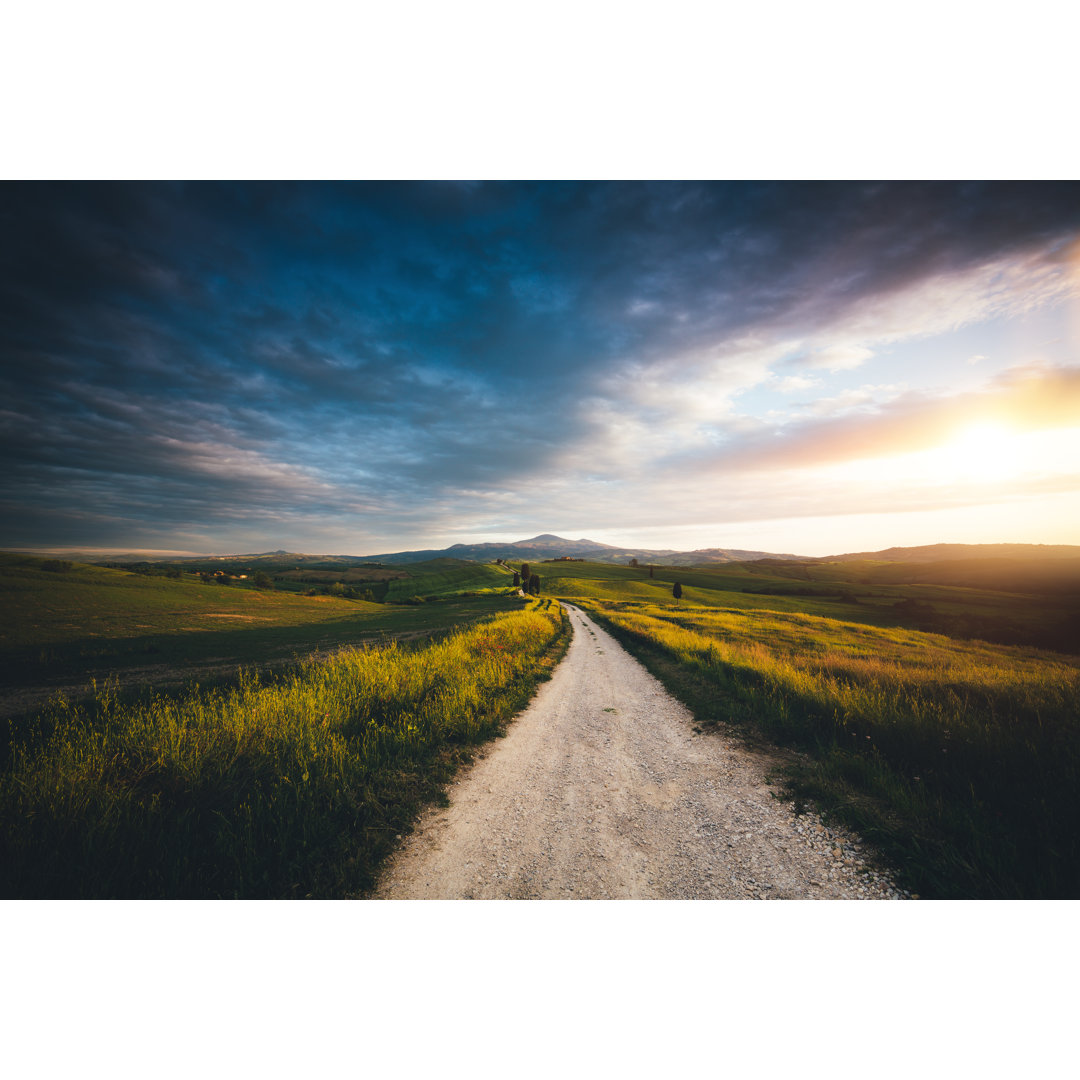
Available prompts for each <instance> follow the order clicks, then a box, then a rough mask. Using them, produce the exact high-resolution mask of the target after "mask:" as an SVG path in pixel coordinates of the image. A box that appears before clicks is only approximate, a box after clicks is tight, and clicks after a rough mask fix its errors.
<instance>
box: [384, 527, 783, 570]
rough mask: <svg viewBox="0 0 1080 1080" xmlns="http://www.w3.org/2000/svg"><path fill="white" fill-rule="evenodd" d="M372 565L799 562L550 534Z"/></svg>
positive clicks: (410, 554)
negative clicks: (579, 561)
mask: <svg viewBox="0 0 1080 1080" xmlns="http://www.w3.org/2000/svg"><path fill="white" fill-rule="evenodd" d="M370 558H371V560H372V561H373V562H380V563H385V564H387V565H390V566H397V565H402V564H407V563H414V562H428V561H429V560H431V559H445V558H450V559H467V560H471V561H473V562H490V561H491V560H493V559H511V560H515V561H516V560H525V561H527V562H542V561H543V560H544V559H560V558H571V559H589V560H591V561H593V562H607V563H627V562H629V561H630V560H631V559H637V560H638V561H639V562H646V563H656V564H657V565H658V566H690V565H701V564H708V563H725V562H749V561H752V560H754V559H798V558H799V556H798V555H777V554H774V553H771V552H767V551H743V550H740V549H736V548H699V549H698V550H697V551H674V550H672V549H671V548H662V549H659V550H655V549H652V548H635V547H613V546H612V545H611V544H598V543H597V542H596V541H595V540H585V539H581V540H567V539H565V538H564V537H561V536H555V535H553V534H552V533H541V535H540V536H533V537H531V538H530V539H528V540H512V541H506V542H503V543H488V544H453V545H451V546H450V547H448V548H438V549H432V548H427V549H425V550H423V551H395V552H389V553H387V554H384V555H372V556H370Z"/></svg>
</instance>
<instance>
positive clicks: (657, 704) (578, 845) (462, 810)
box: [374, 604, 901, 900]
mask: <svg viewBox="0 0 1080 1080" xmlns="http://www.w3.org/2000/svg"><path fill="white" fill-rule="evenodd" d="M565 606H566V607H567V609H568V611H569V613H570V618H571V621H572V624H573V630H574V636H573V641H572V643H571V645H570V648H569V650H568V652H567V654H566V656H565V658H564V659H563V661H562V663H561V664H560V665H559V667H558V668H557V669H556V671H555V673H554V675H553V677H552V679H551V680H550V681H549V682H547V683H545V684H544V685H543V686H542V687H541V689H540V691H539V693H538V694H537V696H536V697H535V698H534V699H533V701H532V703H531V704H530V706H529V707H528V708H527V709H526V710H525V711H524V712H523V713H522V714H521V715H520V716H519V717H518V718H517V719H516V720H515V721H514V722H513V724H512V725H511V727H510V730H509V733H508V734H507V736H506V737H505V738H504V739H500V740H497V741H496V742H495V743H494V744H492V745H491V747H490V748H489V750H488V751H487V753H486V754H485V756H483V757H482V758H481V759H480V760H478V761H477V762H476V763H475V764H474V765H473V766H471V767H470V768H469V769H468V770H466V771H465V772H463V773H462V774H460V775H459V778H458V780H457V782H456V783H454V784H453V785H452V787H451V788H450V790H449V793H448V794H449V798H450V805H449V807H446V808H433V809H431V810H429V811H428V812H426V813H425V814H424V815H423V816H422V818H421V819H420V821H419V823H418V825H417V828H416V829H415V831H414V832H413V833H412V834H411V835H410V836H408V837H406V838H404V839H403V842H402V845H401V847H400V849H399V850H398V851H397V852H396V853H395V855H394V856H393V857H392V859H391V860H390V862H389V863H388V864H387V866H386V868H385V870H384V873H383V874H382V876H381V878H380V883H379V886H378V888H377V889H376V891H375V893H374V898H376V899H390V900H395V899H396V900H404V899H759V898H761V899H764V898H768V899H798V898H805V899H808V898H821V899H825V898H829V899H856V898H868V899H871V898H880V899H885V898H895V897H898V896H899V895H901V894H900V892H899V890H897V889H896V887H895V886H894V885H893V884H892V883H891V882H890V881H889V880H888V878H887V876H886V875H884V874H881V873H878V872H876V871H874V870H872V869H871V868H868V867H867V866H866V853H865V850H864V847H863V845H861V843H860V842H859V840H858V838H857V837H854V836H852V835H850V834H847V833H842V832H840V831H838V830H835V829H825V828H824V826H823V825H822V824H821V822H820V821H819V820H818V819H817V818H816V817H815V816H814V815H812V814H809V815H803V816H801V817H796V815H795V814H794V813H793V811H792V809H791V807H790V804H788V803H784V802H780V801H779V800H777V799H776V798H775V797H774V794H773V792H774V790H775V789H774V788H773V787H771V786H770V785H769V783H768V782H767V780H766V774H767V772H768V769H769V765H770V762H769V760H768V759H767V758H766V757H764V756H762V755H761V754H759V753H756V752H752V751H750V750H748V749H747V748H746V747H744V746H741V745H740V744H738V743H737V742H736V741H735V740H734V739H732V738H730V737H728V736H724V735H721V734H698V733H696V732H695V730H694V723H693V718H692V717H691V715H690V713H689V712H688V711H687V709H686V708H685V707H684V706H683V705H682V704H680V703H679V702H678V701H676V700H675V699H674V698H673V697H671V695H670V694H668V692H667V691H666V690H665V689H664V687H663V686H662V685H661V684H660V683H659V682H658V681H657V680H656V679H655V678H653V676H652V675H650V674H649V673H648V672H647V671H646V670H645V668H644V667H642V665H641V664H640V663H639V662H638V661H637V660H635V659H634V658H633V657H631V656H630V655H629V654H628V653H627V652H626V651H625V650H624V649H623V648H622V647H621V646H620V645H619V644H618V643H617V642H616V641H615V640H614V638H612V637H611V636H610V635H609V634H608V633H607V632H606V631H604V630H603V629H602V628H601V627H599V626H598V625H597V624H596V623H595V622H593V621H592V620H591V619H589V618H588V617H587V616H586V615H585V614H584V613H583V612H582V611H581V610H580V609H578V608H576V607H573V606H571V605H569V604H567V605H565Z"/></svg>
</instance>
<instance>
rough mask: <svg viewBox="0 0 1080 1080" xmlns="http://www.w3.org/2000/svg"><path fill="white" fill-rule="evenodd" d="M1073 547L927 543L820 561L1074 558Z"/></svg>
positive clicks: (1078, 554)
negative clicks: (921, 545)
mask: <svg viewBox="0 0 1080 1080" xmlns="http://www.w3.org/2000/svg"><path fill="white" fill-rule="evenodd" d="M1077 558H1080V545H1076V544H926V545H924V546H923V547H893V548H886V549H885V550H884V551H860V552H856V553H854V554H849V555H829V556H827V557H826V558H825V559H819V560H818V561H819V562H834V561H835V562H851V561H854V560H865V561H873V562H927V563H929V562H943V561H946V560H953V559H1077Z"/></svg>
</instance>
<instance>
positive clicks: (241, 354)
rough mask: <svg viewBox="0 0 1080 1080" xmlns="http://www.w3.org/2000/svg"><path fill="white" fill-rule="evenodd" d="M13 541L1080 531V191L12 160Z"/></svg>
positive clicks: (325, 544)
mask: <svg viewBox="0 0 1080 1080" xmlns="http://www.w3.org/2000/svg"><path fill="white" fill-rule="evenodd" d="M0 222H2V230H3V236H4V242H3V244H2V245H0V275H2V287H0V325H2V327H3V331H2V336H0V349H2V353H0V440H2V451H0V454H2V463H3V468H2V475H0V522H2V524H0V547H3V548H6V549H39V550H74V551H84V552H86V551H102V552H104V551H170V552H192V553H194V552H217V553H224V552H253V551H265V550H272V549H277V548H285V549H288V550H293V551H304V552H311V553H339V554H355V555H372V554H378V553H384V552H391V551H397V550H403V549H409V548H421V547H442V546H445V545H449V544H452V543H457V542H462V543H467V542H482V541H489V540H517V539H522V538H525V537H529V536H533V535H535V534H537V533H541V532H553V533H557V534H559V535H563V536H567V537H571V538H575V539H576V538H579V537H587V538H589V539H592V540H598V541H601V542H605V543H612V544H616V545H628V546H629V545H635V546H640V547H651V548H673V549H677V550H693V549H697V548H705V547H734V548H742V549H750V550H762V551H773V552H786V553H794V554H804V555H828V554H838V553H843V552H851V551H867V550H878V549H881V548H885V547H890V546H894V545H917V544H931V543H940V542H962V543H982V542H985V543H992V542H1027V543H1073V544H1076V543H1080V512H1078V510H1080V498H1078V496H1080V184H1076V183H1037V182H1032V183H993V182H980V183H955V182H943V183H909V182H903V183H896V184H883V183H799V182H777V183H754V182H732V183H675V182H657V183H636V182H634V183H631V182H625V183H600V182H582V183H564V182H540V183H514V182H497V183H480V182H462V183H456V182H416V183H392V182H362V183H355V184H323V183H297V184H291V183H290V184H277V183H176V184H168V183H156V182H152V183H98V184H84V183H75V182H67V183H53V184H48V183H34V182H9V183H6V184H3V185H0Z"/></svg>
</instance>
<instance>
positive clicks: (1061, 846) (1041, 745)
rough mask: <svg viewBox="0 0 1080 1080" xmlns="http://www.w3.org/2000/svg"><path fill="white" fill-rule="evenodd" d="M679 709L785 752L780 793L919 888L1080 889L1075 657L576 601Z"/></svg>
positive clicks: (1070, 892)
mask: <svg viewBox="0 0 1080 1080" xmlns="http://www.w3.org/2000/svg"><path fill="white" fill-rule="evenodd" d="M585 606H586V607H587V608H588V609H589V610H590V612H591V613H592V614H593V615H594V616H596V617H598V618H599V619H600V620H601V621H602V622H603V623H605V624H606V625H607V626H608V627H609V628H610V629H611V630H612V632H613V633H615V634H616V636H617V637H618V638H619V639H620V640H621V641H622V642H623V643H624V644H625V645H626V646H627V647H628V648H629V649H630V650H631V651H632V652H634V653H635V654H637V655H638V656H639V657H640V658H641V659H642V660H643V661H645V662H646V664H647V665H648V666H649V667H650V668H651V669H652V670H653V671H654V674H656V675H657V676H658V677H659V678H660V679H661V680H662V681H664V682H665V683H666V684H667V685H668V686H669V688H670V689H671V690H672V691H673V692H674V693H676V695H677V696H679V697H680V698H682V699H683V700H684V701H685V702H686V703H687V704H688V705H689V706H690V707H691V708H692V710H693V711H694V713H695V716H696V717H697V719H698V720H699V722H701V723H702V724H703V725H706V726H707V725H716V726H721V727H729V726H731V727H734V728H737V729H740V730H742V731H743V732H744V733H747V734H749V735H751V736H752V737H753V738H755V739H757V740H763V741H766V742H768V743H772V744H775V745H779V746H781V747H787V748H791V749H793V750H794V751H796V752H797V753H796V754H795V755H793V756H791V757H790V758H789V759H788V761H787V766H786V769H785V775H786V778H787V780H788V783H789V785H790V790H791V791H792V792H793V793H794V794H795V795H796V796H797V797H799V798H801V799H812V800H813V801H814V802H815V803H816V804H817V805H818V806H819V807H822V808H825V809H827V810H828V811H829V812H831V813H833V814H835V815H836V816H837V817H839V818H840V819H841V820H843V821H845V822H846V823H847V824H849V825H853V826H854V827H856V828H857V829H858V830H859V831H861V832H862V833H863V835H865V836H866V837H867V839H869V840H871V841H872V842H874V843H875V844H877V845H878V846H879V847H880V848H881V849H882V850H883V852H884V853H885V854H886V856H887V857H888V858H889V859H890V860H891V861H892V862H893V864H894V865H895V866H896V867H898V868H899V870H900V872H901V875H902V878H903V881H904V883H905V884H906V885H907V886H908V887H909V888H911V889H912V890H913V891H915V892H917V893H919V894H920V895H922V896H927V897H944V898H959V897H969V898H1020V899H1035V898H1050V897H1054V898H1070V897H1075V896H1077V895H1078V894H1080V812H1078V809H1077V806H1076V802H1075V791H1076V788H1077V783H1078V781H1080V666H1078V664H1077V662H1076V660H1075V658H1073V659H1069V658H1066V657H1063V656H1060V655H1057V654H1053V653H1046V652H1038V651H1036V650H1032V649H1024V648H1018V647H1009V646H998V645H991V644H987V643H982V642H971V641H956V640H953V639H950V638H947V637H944V636H941V635H934V634H926V633H922V632H920V631H912V630H902V629H885V628H879V627H872V626H867V625H865V624H860V623H852V622H846V621H844V620H840V619H827V618H823V617H820V616H814V615H807V614H800V613H789V612H765V611H747V610H745V609H743V610H739V609H733V608H717V607H703V606H699V605H688V604H686V603H685V602H684V603H683V605H681V607H679V608H676V607H675V606H674V605H671V604H667V603H665V604H663V605H655V604H648V603H640V602H637V603H625V602H623V603H612V602H610V601H608V602H604V601H591V602H586V603H585Z"/></svg>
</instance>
